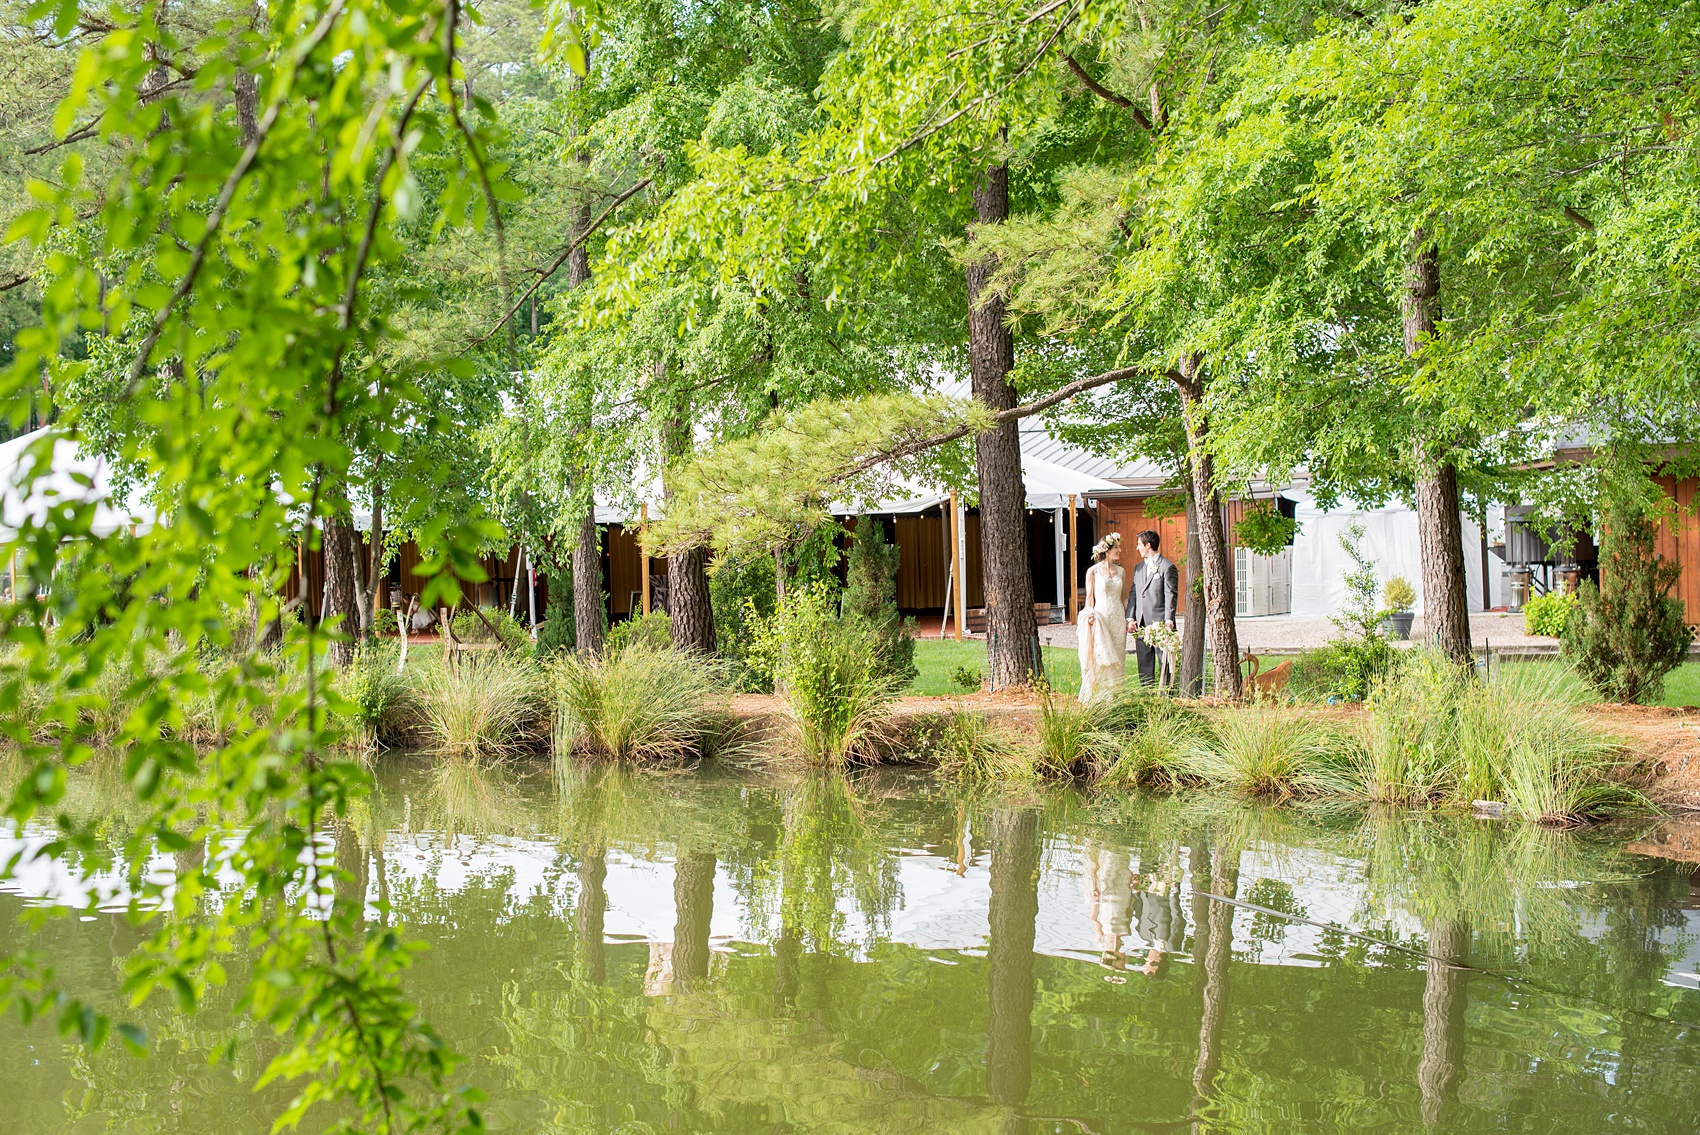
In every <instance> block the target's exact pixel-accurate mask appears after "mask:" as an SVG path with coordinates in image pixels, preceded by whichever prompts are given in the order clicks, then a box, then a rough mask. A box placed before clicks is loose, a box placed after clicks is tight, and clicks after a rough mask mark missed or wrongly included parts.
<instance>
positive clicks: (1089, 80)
mask: <svg viewBox="0 0 1700 1135" xmlns="http://www.w3.org/2000/svg"><path fill="white" fill-rule="evenodd" d="M1063 62H1064V63H1067V64H1068V69H1069V70H1070V71H1073V72H1074V77H1075V78H1076V79H1079V80H1080V81H1081V82H1082V83H1084V84H1085V85H1086V89H1087V90H1089V91H1091V92H1092V93H1093V94H1095V95H1097V96H1098V97H1099V98H1101V99H1104V100H1106V101H1108V102H1113V103H1115V104H1116V105H1117V106H1119V107H1122V108H1124V109H1126V110H1127V111H1128V112H1130V113H1131V114H1132V115H1133V120H1134V121H1135V122H1137V123H1139V125H1140V127H1141V128H1142V129H1143V130H1144V131H1145V132H1146V133H1147V134H1155V133H1156V132H1157V128H1156V127H1155V126H1153V125H1152V124H1151V118H1150V116H1149V115H1147V114H1146V113H1145V112H1144V111H1143V110H1141V109H1140V108H1139V104H1138V103H1136V102H1134V101H1133V100H1132V99H1130V98H1128V97H1127V96H1126V95H1118V94H1117V93H1116V92H1114V91H1112V90H1110V88H1108V87H1106V86H1105V85H1104V84H1102V83H1100V82H1099V81H1098V80H1096V79H1094V78H1093V77H1092V76H1091V75H1088V74H1087V73H1086V68H1084V67H1082V66H1081V65H1080V61H1079V60H1078V59H1076V58H1075V57H1074V56H1073V55H1071V54H1069V53H1068V52H1066V51H1065V52H1063Z"/></svg>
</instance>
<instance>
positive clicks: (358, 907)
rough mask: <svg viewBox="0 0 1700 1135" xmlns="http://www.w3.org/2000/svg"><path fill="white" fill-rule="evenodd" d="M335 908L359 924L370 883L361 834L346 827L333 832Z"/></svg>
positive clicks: (348, 826)
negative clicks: (334, 835)
mask: <svg viewBox="0 0 1700 1135" xmlns="http://www.w3.org/2000/svg"><path fill="white" fill-rule="evenodd" d="M336 869H337V870H336V905H337V909H338V910H339V911H343V910H346V911H347V912H348V913H349V915H350V917H351V918H352V919H353V920H354V921H355V922H359V921H361V919H362V918H364V917H365V912H366V886H367V883H368V882H369V881H370V872H369V864H368V862H367V857H366V849H365V848H363V847H361V846H360V833H359V832H357V831H355V830H354V828H353V827H352V826H351V825H349V824H342V825H340V826H338V828H337V829H336Z"/></svg>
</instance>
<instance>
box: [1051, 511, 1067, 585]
mask: <svg viewBox="0 0 1700 1135" xmlns="http://www.w3.org/2000/svg"><path fill="white" fill-rule="evenodd" d="M1051 535H1052V536H1053V537H1055V539H1054V540H1053V541H1052V542H1053V543H1055V544H1056V546H1057V606H1058V607H1062V606H1063V605H1064V604H1066V603H1067V602H1068V596H1066V595H1065V594H1063V583H1064V579H1063V574H1064V573H1065V572H1066V571H1067V570H1068V569H1067V568H1066V567H1065V566H1064V565H1063V554H1064V553H1065V552H1066V551H1067V550H1068V532H1067V530H1066V529H1064V528H1063V510H1062V506H1061V505H1058V506H1057V507H1056V508H1053V509H1052V510H1051Z"/></svg>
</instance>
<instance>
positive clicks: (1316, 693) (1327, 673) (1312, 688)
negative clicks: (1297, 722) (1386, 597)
mask: <svg viewBox="0 0 1700 1135" xmlns="http://www.w3.org/2000/svg"><path fill="white" fill-rule="evenodd" d="M1399 660H1400V652H1399V651H1398V650H1397V649H1395V648H1394V646H1393V644H1392V643H1391V642H1389V641H1387V639H1386V638H1385V637H1384V636H1383V635H1380V634H1369V635H1363V636H1360V637H1357V638H1343V639H1335V640H1334V641H1332V642H1330V643H1328V644H1327V645H1325V646H1321V647H1318V648H1317V649H1316V650H1307V651H1305V652H1304V654H1302V655H1300V656H1299V658H1298V660H1297V661H1296V662H1294V663H1293V676H1292V678H1291V679H1289V680H1288V689H1289V690H1291V692H1292V694H1293V696H1294V697H1298V698H1313V699H1316V700H1325V699H1328V698H1336V699H1338V700H1340V701H1363V700H1364V699H1365V698H1367V697H1368V696H1369V694H1370V691H1371V690H1372V689H1374V688H1375V685H1376V683H1377V682H1378V681H1381V680H1382V679H1384V678H1387V677H1388V676H1390V675H1391V674H1393V673H1394V671H1396V670H1397V669H1398V667H1399Z"/></svg>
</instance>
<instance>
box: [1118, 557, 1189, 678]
mask: <svg viewBox="0 0 1700 1135" xmlns="http://www.w3.org/2000/svg"><path fill="white" fill-rule="evenodd" d="M1134 541H1135V542H1134V547H1135V548H1136V550H1137V551H1138V552H1139V559H1140V563H1139V566H1138V567H1136V568H1134V569H1133V586H1132V587H1130V588H1129V589H1128V596H1127V633H1128V634H1130V635H1131V634H1133V633H1134V632H1135V631H1137V630H1138V629H1139V628H1140V627H1148V626H1150V625H1151V624H1153V623H1157V622H1164V623H1167V624H1169V626H1171V627H1173V626H1174V625H1175V601H1176V598H1177V597H1178V596H1179V595H1180V590H1181V585H1180V572H1179V571H1177V570H1176V569H1175V565H1174V564H1173V562H1171V561H1170V560H1168V559H1166V558H1164V557H1163V556H1161V555H1159V554H1158V552H1157V547H1158V545H1159V544H1161V543H1162V537H1160V536H1158V535H1157V533H1155V532H1152V531H1151V530H1149V529H1147V530H1146V531H1144V532H1141V533H1140V534H1139V535H1138V536H1136V537H1135V538H1134ZM1133 649H1134V653H1135V654H1136V655H1137V656H1138V658H1139V681H1140V683H1141V684H1142V685H1147V686H1153V685H1156V684H1157V659H1158V657H1159V655H1158V650H1157V648H1156V647H1154V646H1151V645H1150V644H1149V643H1147V642H1145V640H1144V639H1140V640H1139V641H1138V642H1137V643H1136V644H1135V646H1134V648H1133Z"/></svg>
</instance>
